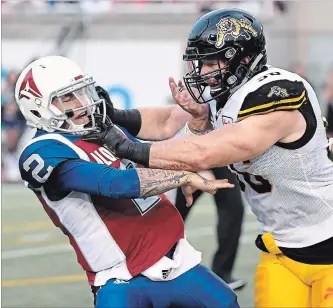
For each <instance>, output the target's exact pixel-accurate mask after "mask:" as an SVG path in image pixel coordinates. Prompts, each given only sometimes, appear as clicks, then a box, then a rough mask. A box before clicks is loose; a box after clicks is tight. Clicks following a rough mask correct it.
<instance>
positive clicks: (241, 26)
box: [215, 17, 258, 48]
mask: <svg viewBox="0 0 333 308" xmlns="http://www.w3.org/2000/svg"><path fill="white" fill-rule="evenodd" d="M216 27H217V30H218V33H217V39H216V43H215V47H216V48H221V47H222V46H223V45H224V42H225V38H226V37H227V36H228V35H231V36H232V37H234V38H238V37H240V36H243V37H244V38H245V39H246V40H250V39H251V34H252V36H257V35H258V33H257V31H256V30H255V29H254V28H253V27H252V25H251V22H250V21H249V20H247V19H244V18H243V19H236V18H232V17H226V18H223V19H221V20H220V21H219V22H218V23H217V24H216Z"/></svg>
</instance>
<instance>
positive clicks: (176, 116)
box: [137, 105, 191, 140]
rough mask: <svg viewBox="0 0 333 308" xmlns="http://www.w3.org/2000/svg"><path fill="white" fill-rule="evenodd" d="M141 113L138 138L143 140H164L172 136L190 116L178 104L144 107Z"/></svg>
mask: <svg viewBox="0 0 333 308" xmlns="http://www.w3.org/2000/svg"><path fill="white" fill-rule="evenodd" d="M138 110H139V111H140V113H141V119H142V124H141V129H140V132H139V134H138V135H137V137H138V138H140V139H143V140H165V139H169V138H171V137H173V136H174V135H175V134H176V133H177V132H178V131H179V130H180V129H181V128H182V127H183V126H184V125H185V123H186V122H187V121H188V120H189V119H190V118H191V115H190V114H188V113H187V112H186V111H184V110H182V109H181V108H180V107H179V106H177V105H173V106H165V107H145V108H139V109H138Z"/></svg>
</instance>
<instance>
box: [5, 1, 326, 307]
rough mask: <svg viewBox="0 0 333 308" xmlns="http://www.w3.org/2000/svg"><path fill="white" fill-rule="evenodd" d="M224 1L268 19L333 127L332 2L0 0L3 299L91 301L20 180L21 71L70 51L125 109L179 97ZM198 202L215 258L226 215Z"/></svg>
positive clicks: (204, 238)
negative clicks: (203, 30)
mask: <svg viewBox="0 0 333 308" xmlns="http://www.w3.org/2000/svg"><path fill="white" fill-rule="evenodd" d="M223 7H239V8H243V9H245V10H248V11H250V12H251V13H253V14H254V15H256V16H257V17H259V18H260V19H261V21H262V23H263V24H264V28H265V32H266V37H267V49H268V60H269V63H270V64H271V65H274V66H278V67H281V68H284V69H288V70H292V71H294V72H296V73H298V74H300V75H301V76H303V77H305V78H306V79H307V80H308V81H309V82H310V83H311V84H312V86H313V87H314V88H315V90H316V91H317V95H318V97H319V99H320V104H321V107H322V111H323V114H324V115H325V116H326V117H327V120H328V122H329V133H330V134H331V135H332V136H333V53H332V50H333V23H332V12H333V1H332V0H321V1H318V0H288V1H273V0H243V1H241V0H240V1H236V0H235V1H200V0H142V1H138V0H80V1H78V0H77V1H69V0H67V1H55V0H49V1H47V0H30V1H29V0H1V10H2V13H1V19H2V37H1V38H2V44H1V50H2V59H1V61H2V66H1V80H2V83H1V87H2V91H1V111H2V117H1V127H2V130H1V134H2V138H1V143H2V160H1V171H2V172H1V177H2V183H3V185H2V215H3V216H2V224H3V225H2V307H92V297H91V294H90V292H89V287H88V284H87V282H86V280H85V275H84V274H83V273H82V272H81V270H80V268H79V266H78V264H77V263H76V260H75V257H74V254H73V253H72V251H71V248H70V247H69V245H68V244H67V240H66V239H65V238H64V237H63V235H62V234H61V232H60V231H58V230H57V229H56V228H54V227H53V226H52V225H51V223H50V222H49V221H48V217H47V216H46V214H44V212H43V210H42V208H41V206H40V205H39V203H38V202H37V199H36V198H35V197H34V196H33V195H32V193H30V192H29V191H28V190H27V189H25V188H24V187H23V184H22V183H21V181H20V175H19V172H18V167H17V166H18V157H19V154H20V151H21V150H22V148H23V146H24V144H25V142H26V140H28V139H29V138H30V136H31V133H32V132H31V130H30V129H27V127H26V126H25V123H24V119H23V117H22V115H21V114H20V112H19V110H18V108H17V105H16V103H15V99H14V93H13V89H14V86H15V82H16V79H17V76H18V74H19V73H20V71H21V70H22V68H23V67H24V66H25V65H27V64H28V63H29V62H31V61H33V60H34V59H35V58H37V57H40V56H45V55H52V54H58V55H59V54H60V55H65V56H68V57H70V58H72V59H73V60H74V61H76V62H77V63H78V64H79V65H80V66H81V67H82V68H83V69H84V70H85V71H86V72H87V73H89V74H91V75H93V76H94V78H95V80H97V83H98V84H99V85H101V86H103V87H105V88H107V89H108V91H109V93H110V95H111V98H112V100H113V102H114V104H115V105H116V107H119V108H133V107H137V106H144V105H154V106H157V105H165V104H172V103H173V102H172V97H171V95H170V92H169V87H168V77H169V76H172V77H174V78H176V79H180V78H181V77H182V75H183V74H184V72H185V65H184V63H183V61H182V52H183V50H184V47H185V45H186V38H187V34H188V32H189V30H190V29H191V26H192V24H193V23H194V22H195V21H196V19H197V18H198V17H200V16H201V15H203V14H205V13H206V12H209V11H210V10H213V9H215V8H223ZM199 203H200V204H199V205H198V206H196V208H195V209H194V210H193V211H192V212H191V215H190V217H189V219H188V221H187V233H188V237H189V239H190V241H191V242H192V243H193V245H194V246H195V247H196V248H197V249H199V250H202V251H203V253H204V254H203V257H204V263H205V264H207V265H210V263H211V258H212V253H213V251H214V249H215V246H216V242H215V232H214V228H215V224H216V213H215V208H214V206H213V202H212V199H211V198H210V196H204V197H203V198H201V199H200V201H199ZM245 212H246V215H245V218H244V224H243V233H242V237H241V247H240V250H239V252H238V258H237V262H236V266H235V271H236V274H237V275H238V276H241V277H244V278H246V279H248V281H249V284H248V287H247V288H245V289H244V290H242V291H241V292H239V298H240V303H241V305H242V306H243V307H251V306H252V307H253V283H252V276H253V273H254V269H255V266H256V263H257V256H258V251H257V249H256V248H255V246H254V239H255V236H256V234H257V232H258V226H257V223H256V220H255V217H254V216H253V215H252V214H251V213H249V211H248V209H247V208H246V211H245Z"/></svg>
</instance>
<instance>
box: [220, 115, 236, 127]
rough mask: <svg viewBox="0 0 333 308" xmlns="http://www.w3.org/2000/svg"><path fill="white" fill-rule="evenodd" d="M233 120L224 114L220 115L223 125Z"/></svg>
mask: <svg viewBox="0 0 333 308" xmlns="http://www.w3.org/2000/svg"><path fill="white" fill-rule="evenodd" d="M233 122H234V120H233V119H232V118H231V117H227V116H225V115H223V116H222V123H223V125H226V124H232V123H233Z"/></svg>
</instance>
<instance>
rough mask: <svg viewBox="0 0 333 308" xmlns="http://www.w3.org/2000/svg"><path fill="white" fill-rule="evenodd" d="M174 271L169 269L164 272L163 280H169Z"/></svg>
mask: <svg viewBox="0 0 333 308" xmlns="http://www.w3.org/2000/svg"><path fill="white" fill-rule="evenodd" d="M171 271H172V269H171V268H170V269H168V270H162V277H163V279H167V278H168V277H169V275H170V273H171Z"/></svg>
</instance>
